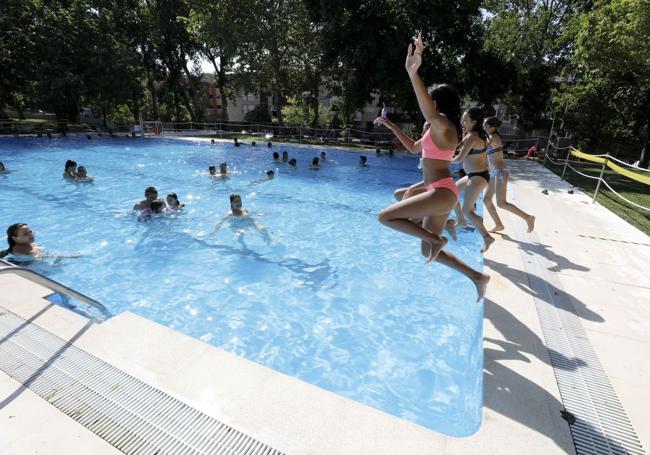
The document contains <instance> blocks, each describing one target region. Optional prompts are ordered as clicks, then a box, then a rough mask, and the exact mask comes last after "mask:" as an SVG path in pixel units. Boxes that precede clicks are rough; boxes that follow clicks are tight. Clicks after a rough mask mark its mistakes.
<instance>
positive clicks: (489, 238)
mask: <svg viewBox="0 0 650 455" xmlns="http://www.w3.org/2000/svg"><path fill="white" fill-rule="evenodd" d="M493 243H494V237H492V236H491V235H490V234H487V235H484V236H483V248H481V253H485V252H486V251H487V250H488V249H489V248H490V245H492V244H493Z"/></svg>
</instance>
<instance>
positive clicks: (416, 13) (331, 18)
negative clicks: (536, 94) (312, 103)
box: [306, 0, 503, 123]
mask: <svg viewBox="0 0 650 455" xmlns="http://www.w3.org/2000/svg"><path fill="white" fill-rule="evenodd" d="M306 3H307V5H308V9H309V12H310V17H311V19H312V21H314V22H315V23H316V24H319V25H320V27H321V34H322V48H323V51H324V60H325V62H326V63H327V65H328V66H329V67H330V68H331V74H332V77H331V84H330V86H331V89H332V91H333V93H334V94H335V95H339V96H341V97H342V103H341V105H340V106H339V108H340V113H341V115H342V117H343V120H344V121H346V122H347V121H349V120H350V119H351V117H352V116H353V115H354V113H355V112H356V111H357V110H359V109H361V108H362V107H363V106H365V105H366V104H367V103H368V102H370V101H371V100H372V99H373V95H376V94H378V95H379V101H380V103H383V102H386V104H389V105H391V106H394V107H398V108H400V109H401V110H403V111H405V112H408V113H411V114H412V116H413V120H415V121H416V122H418V123H420V122H421V121H422V120H421V115H419V109H418V107H417V102H416V99H415V97H414V96H413V91H412V88H411V85H410V83H409V80H408V77H406V74H405V72H404V70H403V68H404V58H405V55H406V47H407V45H408V43H409V42H410V41H412V40H413V38H414V34H415V33H416V32H417V31H419V30H421V31H423V32H424V36H425V43H426V45H427V47H426V48H425V55H424V62H425V64H424V65H423V67H422V70H421V71H422V76H423V79H424V80H425V81H426V82H427V83H428V84H433V83H440V82H449V83H452V84H453V85H455V86H456V87H457V88H458V89H459V91H460V92H461V93H463V94H467V95H472V96H476V97H478V98H479V99H482V100H485V101H490V100H493V99H494V98H495V97H497V96H498V95H499V94H500V93H501V91H502V90H503V89H502V88H501V87H500V86H501V85H503V84H501V82H500V80H499V79H494V78H492V80H491V82H490V83H489V84H484V83H483V79H484V77H485V76H486V73H487V72H484V71H479V70H477V68H478V67H479V65H482V64H485V62H486V59H487V56H485V55H484V52H483V51H482V44H483V33H482V24H481V19H480V18H481V13H480V11H479V6H480V2H479V1H478V0H463V1H460V2H454V3H449V2H445V1H443V0H434V1H431V0H429V1H423V0H405V1H401V2H393V1H390V0H377V1H359V2H342V1H337V2H331V1H325V0H306ZM490 66H491V68H493V69H496V70H497V71H498V70H499V69H500V68H501V67H502V65H501V62H500V60H498V59H496V58H494V59H493V61H491V62H490ZM485 86H488V87H489V89H490V90H489V91H488V90H484V89H483V87H485ZM378 110H379V108H378Z"/></svg>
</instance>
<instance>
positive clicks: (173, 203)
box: [167, 193, 185, 210]
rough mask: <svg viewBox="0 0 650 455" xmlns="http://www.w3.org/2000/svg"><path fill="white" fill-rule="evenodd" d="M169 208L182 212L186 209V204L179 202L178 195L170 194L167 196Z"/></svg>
mask: <svg viewBox="0 0 650 455" xmlns="http://www.w3.org/2000/svg"><path fill="white" fill-rule="evenodd" d="M167 206H168V207H169V208H170V210H180V209H182V208H183V207H185V204H183V203H181V202H180V201H179V200H178V196H177V195H176V193H169V194H168V195H167Z"/></svg>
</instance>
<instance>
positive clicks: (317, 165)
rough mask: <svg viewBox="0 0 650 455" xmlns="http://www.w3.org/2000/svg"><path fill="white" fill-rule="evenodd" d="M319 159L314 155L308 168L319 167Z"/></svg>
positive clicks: (315, 168) (316, 168)
mask: <svg viewBox="0 0 650 455" xmlns="http://www.w3.org/2000/svg"><path fill="white" fill-rule="evenodd" d="M319 161H320V160H319V159H318V157H317V156H315V157H314V159H313V160H311V165H310V166H309V168H310V169H314V170H318V169H320V162H319Z"/></svg>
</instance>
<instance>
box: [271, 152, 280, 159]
mask: <svg viewBox="0 0 650 455" xmlns="http://www.w3.org/2000/svg"><path fill="white" fill-rule="evenodd" d="M279 158H280V154H279V153H278V152H273V159H274V160H277V159H279Z"/></svg>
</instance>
